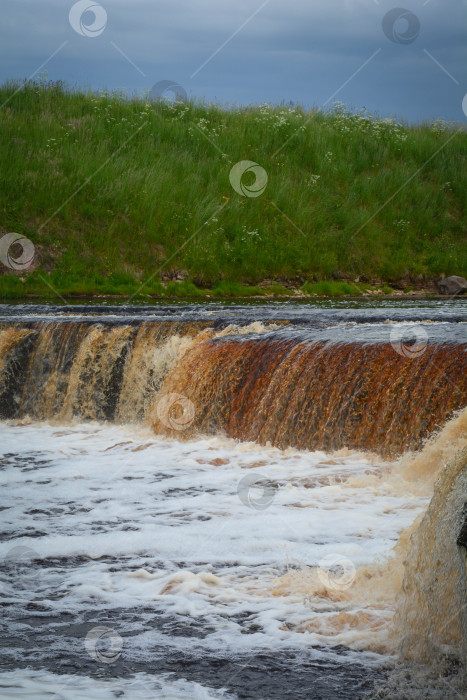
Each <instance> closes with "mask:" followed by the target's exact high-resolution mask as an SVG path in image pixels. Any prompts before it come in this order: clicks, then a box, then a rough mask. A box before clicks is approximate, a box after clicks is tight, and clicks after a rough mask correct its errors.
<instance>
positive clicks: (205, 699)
mask: <svg viewBox="0 0 467 700" xmlns="http://www.w3.org/2000/svg"><path fill="white" fill-rule="evenodd" d="M116 697H119V698H129V699H130V700H148V698H154V700H155V699H156V698H157V699H158V700H210V699H211V698H224V699H225V700H227V699H228V698H232V699H233V698H234V696H233V695H227V694H225V693H224V692H222V691H215V690H212V689H208V688H204V687H203V686H201V685H199V684H198V683H189V682H188V681H185V680H170V675H169V674H167V675H162V676H153V675H149V674H146V673H136V674H135V675H134V676H133V677H132V678H129V679H113V678H112V679H106V680H99V679H96V678H89V677H86V676H77V675H73V676H71V675H56V674H53V673H49V672H47V671H31V670H28V669H26V670H20V671H9V672H4V673H0V698H5V700H7V699H8V700H10V699H12V698H24V699H26V698H33V699H34V700H51V698H53V699H54V700H89V699H90V698H92V699H93V700H115V698H116Z"/></svg>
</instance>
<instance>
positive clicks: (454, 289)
mask: <svg viewBox="0 0 467 700" xmlns="http://www.w3.org/2000/svg"><path fill="white" fill-rule="evenodd" d="M438 292H439V293H440V294H465V292H467V280H466V279H465V278H464V277H459V276H458V275H451V277H443V278H442V279H441V280H439V281H438Z"/></svg>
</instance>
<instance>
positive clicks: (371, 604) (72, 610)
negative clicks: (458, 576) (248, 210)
mask: <svg viewBox="0 0 467 700" xmlns="http://www.w3.org/2000/svg"><path fill="white" fill-rule="evenodd" d="M329 306H330V305H329V304H322V303H318V304H314V305H313V304H295V303H294V304H271V305H270V306H263V305H261V306H258V305H257V304H252V305H248V306H245V305H241V304H235V305H231V306H230V305H225V304H209V305H199V304H194V305H186V304H182V305H180V304H178V305H174V306H172V307H167V306H163V305H161V306H159V307H149V306H145V307H128V306H112V305H101V306H93V305H89V306H88V305H73V306H69V307H54V306H47V305H40V306H32V305H14V306H13V305H12V306H6V305H4V306H0V416H1V418H2V419H3V420H2V421H1V422H0V429H1V431H2V441H1V447H0V486H1V493H2V495H3V496H4V498H3V499H2V506H1V507H2V510H1V512H0V529H1V542H0V560H1V568H0V584H1V587H0V596H1V599H2V608H3V622H4V627H3V629H4V631H3V632H2V635H3V639H2V642H3V643H4V644H2V646H5V648H6V651H5V652H4V653H3V667H2V668H3V671H0V697H2V698H10V697H15V698H16V697H18V698H25V697H34V698H40V699H41V698H48V697H51V696H52V695H53V694H54V693H56V694H57V695H56V697H57V698H58V697H64V698H68V697H69V698H80V697H83V698H86V697H99V698H100V697H102V698H104V697H105V698H107V697H108V698H112V697H129V698H132V697H135V698H138V697H142V698H143V697H144V698H147V697H160V698H162V697H163V698H220V697H224V698H232V699H234V698H255V699H258V700H260V699H261V698H263V699H264V700H266V699H267V700H275V699H276V698H277V699H279V698H281V699H282V698H284V697H294V698H298V699H300V698H303V699H305V698H310V697H313V698H318V699H319V698H323V700H324V699H329V700H334V698H349V699H350V698H352V699H353V698H358V697H362V698H363V697H368V698H374V697H379V696H377V695H376V693H377V690H376V689H377V688H380V687H387V688H389V685H390V686H391V691H389V690H387V693H388V694H387V695H385V696H383V697H388V698H389V697H390V698H396V697H397V698H403V697H407V698H409V697H413V698H418V697H424V695H423V694H422V693H424V692H425V691H426V688H427V680H426V677H425V676H423V674H422V675H421V676H420V678H418V677H417V674H416V672H415V670H416V669H418V666H417V665H416V663H417V662H413V663H415V666H414V665H412V666H407V667H404V671H403V674H402V675H401V678H400V682H399V680H398V677H397V676H395V677H394V678H392V680H391V682H390V683H389V682H388V681H387V678H386V676H387V671H388V668H389V667H390V665H391V664H392V663H393V660H394V658H395V656H394V655H395V653H396V652H397V649H398V646H399V644H400V641H401V639H402V638H403V637H404V638H405V637H407V640H410V645H411V647H412V648H413V649H414V650H415V649H416V648H418V646H421V647H423V646H424V647H425V648H426V644H425V642H424V640H425V637H426V635H429V636H430V640H431V641H430V644H431V645H432V646H433V648H434V645H435V644H439V645H440V646H441V647H442V648H443V650H444V652H446V653H448V652H447V650H448V648H449V655H452V659H453V661H452V664H454V665H453V666H452V668H451V671H450V673H449V674H448V675H447V676H446V674H445V671H442V670H441V668H440V669H439V672H438V670H433V672H432V678H431V680H430V681H429V683H431V686H430V692H432V695H431V696H432V697H434V698H451V697H452V698H456V697H459V696H460V697H462V692H463V690H462V682H463V681H462V679H461V677H460V676H459V675H458V673H457V666H456V664H457V663H458V662H457V661H456V657H455V652H456V649H457V648H458V647H459V644H460V638H461V636H462V630H461V627H462V624H464V623H462V620H461V621H459V620H460V618H459V619H458V618H455V619H454V618H452V611H453V610H456V605H457V603H456V601H457V600H458V599H457V597H456V596H458V595H459V596H460V598H459V600H462V596H463V595H465V589H464V588H462V581H461V582H460V584H459V585H457V583H456V585H454V584H453V586H452V590H450V598H449V606H447V607H446V611H448V612H449V615H444V619H443V610H442V609H440V610H439V615H437V614H433V613H432V612H430V610H429V609H427V611H424V612H423V615H420V618H417V614H416V611H417V609H418V607H417V606H421V607H422V606H423V605H424V604H423V602H422V601H421V599H420V591H422V590H425V589H429V588H430V587H431V588H430V590H432V591H433V593H436V595H439V601H440V602H439V604H438V603H437V605H438V607H441V608H442V605H443V595H442V589H441V593H439V591H436V590H435V588H433V584H432V582H431V581H430V568H431V564H430V560H429V552H430V551H432V550H433V551H434V550H435V540H436V530H437V527H438V526H437V525H432V524H431V522H432V521H433V523H435V522H437V520H436V518H437V517H438V514H439V508H440V507H442V503H443V502H444V501H443V494H442V493H441V494H438V496H437V499H438V500H437V501H436V503H437V504H438V505H436V509H437V510H436V513H434V514H432V515H431V516H430V517H431V520H430V521H429V522H426V521H424V525H423V527H422V528H421V530H420V531H419V530H418V526H419V520H417V517H418V516H420V517H421V515H422V513H423V512H424V510H425V509H426V507H427V505H428V504H429V502H430V499H431V497H432V494H433V486H434V483H435V481H436V479H437V477H438V475H439V474H440V473H441V471H442V469H443V467H444V466H445V465H446V464H447V463H448V462H449V459H450V458H451V457H453V456H454V455H456V454H459V451H460V450H461V449H462V448H463V447H464V446H465V445H466V444H467V412H466V409H465V407H466V405H467V372H466V369H467V342H466V341H467V338H466V335H467V334H466V329H467V325H466V322H467V314H466V311H467V304H466V303H465V302H463V301H462V300H456V301H451V302H443V303H440V302H403V303H401V304H400V305H398V307H397V308H394V307H391V306H390V305H389V302H387V301H385V300H382V301H380V302H379V303H375V302H373V303H368V304H363V305H358V304H353V305H352V306H353V308H352V306H350V307H349V302H346V303H344V302H336V303H333V304H331V306H333V307H334V308H329ZM358 306H360V308H357V307H358ZM427 440H428V442H427ZM408 450H412V452H409V451H408ZM415 450H418V452H416V451H415ZM443 473H444V472H443ZM459 474H460V475H461V477H462V474H463V472H462V465H461V467H459V463H458V466H457V467H456V468H455V469H454V468H453V471H452V478H450V473H449V468H448V473H447V475H446V474H445V478H444V481H443V489H445V490H446V494H449V493H450V491H449V489H451V482H452V484H454V482H455V483H456V484H457V486H456V488H457V491H455V490H454V491H453V493H454V494H457V495H456V496H455V498H454V496H453V497H451V496H449V498H447V500H448V501H449V503H451V504H454V505H453V506H450V507H455V509H458V508H459V503H460V500H462V488H464V487H463V485H462V484H463V483H464V482H462V484H461V482H460V481H458V479H459V478H461V477H459ZM462 478H463V477H462ZM456 479H457V481H455V480H456ZM459 488H460V489H461V491H460V495H459V493H458V492H459ZM449 499H450V500H449ZM459 499H460V500H459ZM466 501H467V493H466ZM439 504H441V506H440V505H439ZM441 515H442V514H441ZM454 515H455V514H454ZM443 517H444V516H443ZM450 517H451V516H450ZM456 517H457V516H456ZM454 521H455V522H457V521H456V520H455V518H454V520H453V522H454ZM412 532H420V533H421V535H420V537H419V544H418V547H419V550H417V552H418V551H419V552H420V553H417V556H416V557H415V556H412V559H411V561H413V562H414V563H413V564H411V566H413V567H421V566H422V568H423V570H417V569H416V568H415V571H413V570H412V571H411V572H409V574H410V575H409V576H408V578H407V575H408V573H407V570H406V569H404V560H405V558H406V556H407V553H408V550H409V537H410V534H411V533H412ZM446 536H447V537H449V536H450V535H449V533H448V534H447V535H446ZM452 537H453V538H455V533H453V534H452ZM440 546H441V549H442V542H441V545H440V544H439V543H438V544H436V547H438V548H439V547H440ZM452 546H453V547H454V548H455V543H453V545H452ZM18 547H19V548H22V549H18ZM440 551H441V550H440ZM436 556H437V557H438V558H439V557H440V555H439V553H438V554H436ZM421 561H423V565H421V564H420V562H421ZM427 562H428V563H427ZM404 577H405V578H404ZM403 579H404V589H405V590H406V591H407V595H408V596H409V598H407V596H406V598H405V599H404V601H403V604H402V603H401V604H400V605H399V603H398V602H397V601H396V598H397V596H398V594H399V592H400V591H401V589H402V588H403ZM414 581H415V582H416V583H415V586H416V587H417V586H418V588H417V590H416V591H413V590H412V589H413V587H414V583H413V582H414ZM417 582H418V583H417ZM410 596H412V598H410ZM411 600H412V602H411ZM437 601H438V598H437ZM466 603H467V598H466ZM397 606H399V618H398V626H397V627H394V626H393V622H392V621H393V617H394V611H395V610H396V608H397ZM407 610H409V612H410V614H411V616H412V622H411V629H410V630H409V629H404V627H403V624H402V627H401V619H400V618H401V611H403V615H402V617H404V616H407V613H406V611H407ZM428 613H429V614H428ZM449 618H452V619H449ZM417 619H419V621H420V624H419V632H418V637H417V630H415V631H414V627H416V626H417ZM422 619H423V621H424V622H423V624H425V625H429V624H431V628H430V629H429V631H428V632H427V631H426V629H425V628H423V625H422V624H421V621H422ZM430 619H431V621H432V622H431V623H430V622H427V620H430ZM446 620H448V622H446ZM414 621H415V622H414ZM466 621H467V616H466ZM96 628H98V629H101V630H102V628H107V630H108V631H107V632H105V633H102V635H101V636H102V637H103V639H102V640H101V642H102V643H104V642H106V643H107V644H110V650H109V648H107V649H105V648H104V647H102V648H101V647H95V649H97V651H96V650H95V649H94V652H92V649H91V652H90V647H89V635H91V638H92V634H93V630H95V629H96ZM96 634H98V633H96ZM99 643H100V642H99ZM407 643H409V642H407ZM430 648H431V647H430ZM444 652H443V653H444ZM414 656H415V652H414ZM450 658H451V656H450ZM407 663H408V662H407ZM411 663H412V662H411ZM408 673H410V674H411V677H410V680H408V678H409V677H408V675H407V674H408ZM404 674H405V675H404ZM443 674H444V675H443ZM388 683H389V685H387V684H388ZM447 683H448V685H447ZM385 692H386V691H385ZM390 692H392V693H393V694H390ZM410 692H411V693H412V695H410ZM404 693H407V694H406V695H405V694H404Z"/></svg>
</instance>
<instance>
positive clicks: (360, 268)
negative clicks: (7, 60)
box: [0, 82, 467, 297]
mask: <svg viewBox="0 0 467 700" xmlns="http://www.w3.org/2000/svg"><path fill="white" fill-rule="evenodd" d="M0 105H3V106H2V107H1V108H0V132H1V139H0V168H1V188H0V234H3V233H6V232H16V233H20V234H23V235H24V236H26V237H27V238H29V239H30V240H31V241H32V242H33V243H34V246H35V251H36V254H35V262H34V265H33V266H32V267H31V268H29V269H28V270H25V271H22V272H13V271H11V270H10V269H8V268H7V267H5V266H4V265H2V264H1V263H0V294H2V295H3V296H6V297H8V296H9V297H13V296H23V295H25V294H31V293H36V294H47V293H52V291H51V287H53V288H54V289H56V290H57V291H58V292H59V293H60V294H62V295H66V294H71V293H88V294H93V293H99V294H105V293H119V294H129V295H130V294H134V293H136V292H138V290H140V287H141V285H142V284H143V283H144V282H146V284H145V286H144V288H142V289H141V290H140V291H139V292H138V293H141V294H166V295H167V294H170V295H177V294H178V295H196V294H203V293H205V290H206V289H214V290H216V292H215V293H216V294H243V293H252V290H251V287H253V289H254V287H255V285H258V284H259V283H262V282H263V281H264V280H270V281H272V282H275V283H276V287H275V289H276V293H277V294H280V293H281V292H283V291H284V290H283V286H284V285H285V286H287V284H289V283H292V284H296V285H297V286H301V285H303V284H304V285H305V287H304V289H305V291H317V290H319V289H321V290H323V289H326V288H327V289H328V292H329V290H331V293H332V290H334V291H336V290H340V291H341V292H343V293H352V292H357V291H358V290H359V289H360V290H361V289H362V286H361V285H358V288H357V286H356V285H355V284H354V283H353V281H354V279H355V278H359V279H360V282H363V283H367V282H369V281H372V280H373V281H375V280H377V281H380V282H381V284H386V285H390V286H391V285H399V286H401V287H403V286H405V285H407V286H408V285H410V284H411V282H412V283H413V281H414V280H415V281H417V279H418V281H421V280H422V279H424V280H430V279H433V278H435V277H437V276H439V275H440V274H441V273H445V274H446V275H449V274H460V275H463V276H465V275H466V273H467V236H466V231H467V226H466V220H465V211H466V206H465V205H466V192H467V167H466V156H467V136H466V133H465V131H460V130H459V129H456V127H454V126H452V125H451V126H450V125H447V124H446V123H443V122H441V121H439V122H435V123H432V124H425V125H418V126H417V125H416V126H409V125H400V124H397V123H395V122H393V121H389V120H382V119H378V118H375V117H372V116H370V115H366V114H352V113H351V112H350V111H348V110H346V109H345V107H343V106H339V105H337V106H336V107H335V108H334V109H333V111H332V112H328V113H323V112H319V111H313V112H305V111H303V110H302V109H301V108H299V107H294V108H292V107H291V108H289V107H284V106H280V107H277V106H276V107H273V106H269V105H261V106H256V107H247V108H232V109H228V110H226V109H221V108H219V107H217V106H213V105H203V104H193V103H179V104H173V103H172V104H171V103H166V102H157V103H156V102H151V101H145V100H144V99H141V98H138V99H131V100H129V99H125V98H123V97H122V96H120V95H118V94H92V93H88V94H84V93H77V92H75V91H71V90H69V89H67V88H66V87H65V86H63V85H62V84H52V83H43V82H42V83H41V82H39V83H34V82H29V83H27V84H25V85H24V87H23V88H22V89H20V90H18V85H15V84H7V85H4V86H3V87H1V88H0ZM242 160H250V161H254V162H256V163H258V164H259V165H260V166H261V167H262V168H264V170H265V171H266V173H267V178H268V181H267V186H266V189H265V190H264V192H263V193H262V194H261V195H260V196H257V197H250V196H241V195H240V194H238V193H237V192H235V191H234V189H233V187H232V185H231V183H230V180H229V173H230V171H231V169H232V167H233V166H234V165H235V164H236V163H237V162H238V161H242ZM248 178H250V180H248ZM253 180H254V177H253V176H252V174H251V173H246V174H245V175H244V177H243V179H242V181H241V182H242V184H243V185H245V186H247V187H248V186H250V184H251V183H252V182H253ZM18 250H19V248H18ZM170 279H172V281H169V283H168V285H167V281H168V280H170ZM176 279H179V280H181V281H179V282H177V281H175V280H176ZM326 280H339V281H338V282H328V283H326ZM345 280H349V282H346V281H345ZM162 283H163V284H162ZM320 284H321V287H320ZM323 284H324V287H323ZM326 284H327V285H328V286H327V287H326ZM241 285H243V287H242V286H241ZM245 285H246V286H249V287H250V289H249V290H246V289H245ZM281 285H282V287H281ZM256 289H258V288H256ZM272 289H273V291H274V287H273V288H272Z"/></svg>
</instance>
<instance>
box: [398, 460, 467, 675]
mask: <svg viewBox="0 0 467 700" xmlns="http://www.w3.org/2000/svg"><path fill="white" fill-rule="evenodd" d="M466 494H467V447H464V448H462V449H461V450H460V451H459V452H458V453H457V454H456V455H455V456H454V457H453V458H452V459H451V460H450V461H449V462H448V463H447V464H446V466H445V467H444V469H443V471H442V473H441V476H440V477H439V479H438V481H437V483H436V485H435V490H434V494H433V498H432V500H431V503H430V505H429V506H428V509H427V511H426V513H425V516H424V518H423V520H422V521H421V523H420V526H419V528H418V530H416V531H415V533H414V534H413V535H412V538H411V548H410V551H409V554H408V556H407V559H406V561H405V576H404V582H403V586H402V591H401V593H400V595H399V597H398V601H397V609H396V614H395V619H394V624H395V629H396V631H397V634H398V637H399V639H400V640H401V647H400V654H401V657H402V658H406V659H413V660H417V661H421V662H422V663H432V662H434V660H435V659H441V658H443V657H444V656H454V657H457V658H458V659H459V660H460V661H461V662H463V663H464V664H466V663H467V549H466V545H467V541H466V540H465V536H466V532H465V525H466V509H465V502H466Z"/></svg>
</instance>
